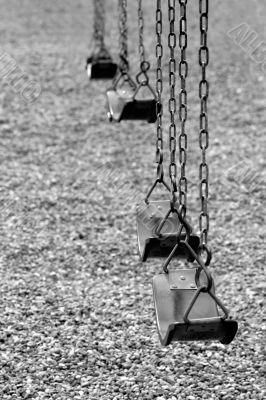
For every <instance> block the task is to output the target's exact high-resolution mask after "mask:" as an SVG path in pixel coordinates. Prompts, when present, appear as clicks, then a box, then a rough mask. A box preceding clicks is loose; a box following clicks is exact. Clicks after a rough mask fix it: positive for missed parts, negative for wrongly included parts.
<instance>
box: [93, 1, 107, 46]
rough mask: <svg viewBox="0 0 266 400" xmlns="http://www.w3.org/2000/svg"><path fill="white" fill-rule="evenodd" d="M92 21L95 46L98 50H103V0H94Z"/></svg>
mask: <svg viewBox="0 0 266 400" xmlns="http://www.w3.org/2000/svg"><path fill="white" fill-rule="evenodd" d="M93 6H94V20H93V38H94V42H95V46H96V47H97V48H99V49H100V50H105V45H104V34H105V0H94V1H93Z"/></svg>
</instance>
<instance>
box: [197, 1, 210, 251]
mask: <svg viewBox="0 0 266 400" xmlns="http://www.w3.org/2000/svg"><path fill="white" fill-rule="evenodd" d="M208 11H209V0H199V13H200V49H199V65H200V67H201V80H200V84H199V97H200V129H199V146H200V149H201V163H200V166H199V179H200V187H199V195H200V200H201V212H200V216H199V230H200V242H201V247H202V248H203V249H204V248H205V247H206V246H207V242H208V232H209V212H208V196H209V166H208V164H207V161H206V150H207V149H208V147H209V131H208V105H207V102H208V97H209V82H208V80H207V77H206V70H207V66H208V64H209V49H208V43H207V39H208V35H207V34H208Z"/></svg>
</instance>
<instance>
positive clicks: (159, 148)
mask: <svg viewBox="0 0 266 400" xmlns="http://www.w3.org/2000/svg"><path fill="white" fill-rule="evenodd" d="M162 31H163V24H162V4H161V0H157V8H156V35H157V43H156V58H157V68H156V94H157V102H156V113H157V143H156V163H157V180H158V182H163V178H164V171H163V129H162V113H163V106H162V91H163V71H162V57H163V46H162Z"/></svg>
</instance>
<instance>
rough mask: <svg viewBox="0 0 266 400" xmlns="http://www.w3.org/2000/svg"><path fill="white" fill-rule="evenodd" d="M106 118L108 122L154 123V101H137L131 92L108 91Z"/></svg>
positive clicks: (155, 116) (120, 90)
mask: <svg viewBox="0 0 266 400" xmlns="http://www.w3.org/2000/svg"><path fill="white" fill-rule="evenodd" d="M107 103H108V113H107V115H108V118H109V121H110V122H120V121H122V120H140V121H147V122H149V123H153V122H155V121H156V118H157V114H156V101H155V99H154V98H152V99H145V100H139V99H136V98H135V96H134V93H133V92H132V91H128V90H124V89H110V90H108V91H107Z"/></svg>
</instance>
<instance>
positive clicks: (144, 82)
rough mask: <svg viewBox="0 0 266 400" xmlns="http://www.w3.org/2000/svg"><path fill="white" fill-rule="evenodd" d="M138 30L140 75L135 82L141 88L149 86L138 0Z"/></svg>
mask: <svg viewBox="0 0 266 400" xmlns="http://www.w3.org/2000/svg"><path fill="white" fill-rule="evenodd" d="M138 28H139V57H140V73H139V74H138V75H137V82H138V84H140V85H141V86H148V85H149V76H148V71H149V69H150V63H149V62H148V61H147V60H146V56H145V46H144V18H143V10H142V0H138Z"/></svg>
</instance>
